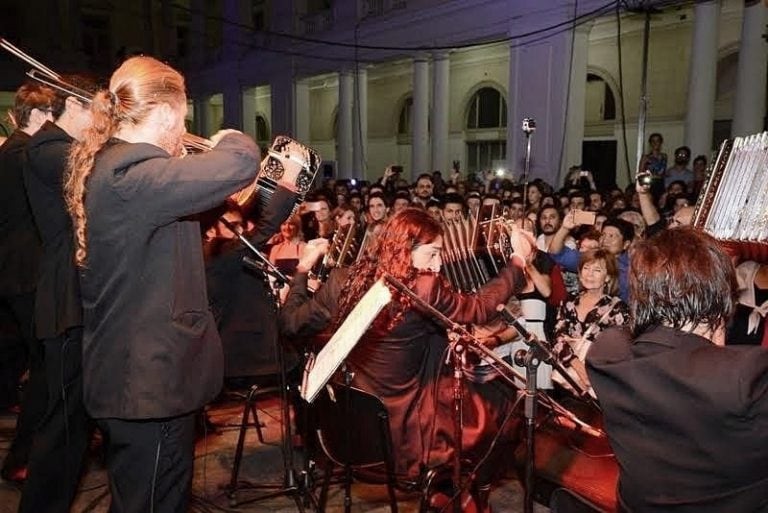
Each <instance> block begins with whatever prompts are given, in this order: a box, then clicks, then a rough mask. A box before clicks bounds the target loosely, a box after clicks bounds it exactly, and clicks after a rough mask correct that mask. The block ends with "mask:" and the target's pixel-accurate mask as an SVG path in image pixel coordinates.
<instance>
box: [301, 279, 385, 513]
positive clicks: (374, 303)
mask: <svg viewBox="0 0 768 513" xmlns="http://www.w3.org/2000/svg"><path fill="white" fill-rule="evenodd" d="M391 300H392V293H391V292H390V291H389V288H387V286H386V285H384V282H383V280H379V281H377V282H376V283H374V284H373V286H372V287H371V288H370V289H369V290H368V292H366V293H365V294H364V295H363V297H362V298H360V301H359V302H358V303H357V305H355V307H354V308H353V309H352V311H351V312H349V314H348V315H347V318H346V319H344V322H343V323H341V326H339V328H338V329H337V330H336V332H335V333H334V334H333V336H332V337H331V339H330V340H329V341H328V343H327V344H326V345H325V346H324V347H323V348H322V349H321V350H320V352H319V353H318V354H317V356H316V357H315V358H314V359H310V360H308V361H307V365H306V368H305V372H304V380H303V382H302V386H301V397H302V398H303V399H304V400H305V401H307V402H308V403H312V401H314V400H315V398H316V397H317V395H318V394H319V393H320V391H321V390H322V389H323V387H325V385H326V384H327V383H328V380H330V379H331V377H332V376H333V374H334V373H335V372H336V371H337V370H338V369H339V367H342V366H343V369H344V370H343V374H344V386H345V387H347V389H348V390H347V394H346V403H345V405H344V416H345V418H349V417H348V416H349V415H350V414H351V411H350V410H351V408H350V397H351V394H350V392H349V388H350V387H351V386H352V373H351V372H349V370H348V369H347V368H346V365H344V360H346V358H347V356H349V353H350V352H351V351H352V349H353V348H354V347H355V345H356V344H357V342H358V341H359V340H360V337H362V336H363V334H364V333H365V332H366V331H367V330H368V327H369V326H370V325H371V323H372V322H373V321H374V319H376V316H378V315H379V312H381V310H382V308H384V306H386V305H387V304H388V303H389V302H390V301H391ZM344 443H345V444H346V446H347V454H349V449H350V446H351V443H352V442H351V437H350V433H349V429H347V431H346V433H345V442H344ZM344 475H345V479H344V512H345V513H350V511H351V509H352V497H351V495H352V489H351V487H352V466H351V465H350V464H349V462H348V461H347V462H345V463H344ZM325 479H330V476H325Z"/></svg>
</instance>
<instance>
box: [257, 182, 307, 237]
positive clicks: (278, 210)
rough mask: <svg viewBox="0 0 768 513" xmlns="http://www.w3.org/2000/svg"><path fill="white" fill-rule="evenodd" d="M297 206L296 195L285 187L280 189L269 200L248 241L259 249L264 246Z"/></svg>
mask: <svg viewBox="0 0 768 513" xmlns="http://www.w3.org/2000/svg"><path fill="white" fill-rule="evenodd" d="M295 204H296V193H295V192H292V191H290V190H288V189H286V188H284V187H278V188H277V189H276V190H275V192H274V193H273V194H272V196H271V197H270V198H269V201H268V202H267V204H266V206H265V207H264V209H263V210H262V211H261V214H260V215H259V219H258V221H256V227H255V229H254V230H253V233H252V235H250V236H249V237H248V241H249V242H250V243H251V244H253V245H254V246H256V247H257V248H259V247H261V246H263V245H264V244H265V243H266V242H267V241H268V240H269V238H270V237H272V235H274V234H275V233H277V232H278V230H280V225H281V224H282V223H283V221H285V220H286V219H287V218H288V216H290V215H291V210H293V207H294V205H295Z"/></svg>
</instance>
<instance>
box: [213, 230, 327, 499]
mask: <svg viewBox="0 0 768 513" xmlns="http://www.w3.org/2000/svg"><path fill="white" fill-rule="evenodd" d="M219 221H221V222H222V224H224V226H226V227H227V228H228V229H229V231H231V232H232V233H233V234H235V235H236V236H237V238H238V239H239V240H240V242H241V243H242V244H243V245H244V246H245V247H246V248H248V249H249V250H250V251H251V253H253V254H254V255H255V256H256V257H257V258H258V260H255V259H253V258H250V257H248V256H247V255H246V256H244V257H243V259H242V261H243V264H244V265H245V266H246V267H249V268H251V269H255V270H258V271H261V272H262V273H264V274H265V275H270V276H272V277H274V278H275V280H276V283H275V285H276V286H277V287H278V288H279V287H282V285H285V284H290V283H291V279H290V278H289V277H288V276H286V275H285V274H283V273H282V272H281V271H280V270H279V269H278V268H277V267H275V265H274V264H273V263H272V262H270V260H269V258H267V256H266V255H264V253H262V252H261V251H259V250H258V249H256V246H254V245H253V244H251V241H249V240H248V239H247V238H246V237H245V236H244V235H243V234H242V233H241V232H240V230H238V229H237V227H236V226H235V225H233V224H232V223H231V222H229V221H228V220H227V219H225V218H224V217H223V216H222V217H220V218H219ZM266 285H267V287H269V283H267V284H266ZM274 297H275V305H276V306H275V307H276V308H277V309H278V310H279V308H280V301H279V299H278V298H277V296H274ZM277 344H278V347H277V356H278V366H279V367H280V401H281V403H282V404H281V408H280V415H281V417H282V419H281V429H280V436H281V438H282V440H281V441H282V443H281V444H280V450H281V453H282V459H283V483H282V484H262V485H257V484H251V483H246V482H243V481H238V479H237V476H238V474H239V471H240V458H236V459H235V463H234V470H233V472H232V478H231V481H230V484H229V490H228V496H229V502H230V506H232V507H237V506H240V505H241V504H248V503H252V502H260V501H263V500H268V499H271V498H273V497H279V496H287V497H291V498H293V500H294V502H295V503H296V508H297V509H298V511H299V513H304V504H307V505H309V504H312V506H314V507H315V508H316V507H317V502H316V501H315V498H314V496H313V495H312V493H311V492H310V490H309V486H308V484H309V483H308V479H309V473H308V472H307V473H305V474H304V475H303V478H304V479H302V480H299V479H297V476H296V468H295V466H294V459H293V447H292V445H293V431H292V429H291V412H290V406H289V404H288V401H289V397H288V391H289V386H288V376H287V371H286V368H285V367H286V362H285V351H284V350H283V345H282V343H281V342H280V341H279V340H277ZM250 397H251V396H250V395H249V399H250ZM254 417H255V414H254ZM246 418H247V417H246ZM257 421H258V420H257ZM241 440H242V441H244V439H243V437H242V435H241ZM240 443H242V442H240ZM238 453H239V454H238V456H239V455H240V454H242V453H241V452H239V451H238ZM238 489H251V490H271V491H266V492H265V493H262V494H261V495H257V496H255V497H249V498H247V499H245V500H238V499H237V496H236V493H237V491H238Z"/></svg>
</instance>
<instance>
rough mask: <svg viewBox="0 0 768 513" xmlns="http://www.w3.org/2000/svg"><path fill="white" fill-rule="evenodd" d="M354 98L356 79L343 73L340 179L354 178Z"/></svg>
mask: <svg viewBox="0 0 768 513" xmlns="http://www.w3.org/2000/svg"><path fill="white" fill-rule="evenodd" d="M354 96H355V95H354V78H353V77H352V74H351V73H350V72H349V71H342V72H341V73H339V110H338V113H337V121H336V125H337V128H336V130H337V134H336V143H337V144H336V146H337V148H338V154H337V155H336V161H337V164H338V178H352V177H353V174H352V166H353V160H352V158H353V153H352V104H353V101H354Z"/></svg>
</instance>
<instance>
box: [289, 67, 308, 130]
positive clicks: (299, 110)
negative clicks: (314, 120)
mask: <svg viewBox="0 0 768 513" xmlns="http://www.w3.org/2000/svg"><path fill="white" fill-rule="evenodd" d="M293 137H294V138H295V139H296V140H297V141H300V142H302V143H304V144H309V83H308V82H306V81H304V80H296V81H295V82H294V83H293Z"/></svg>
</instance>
